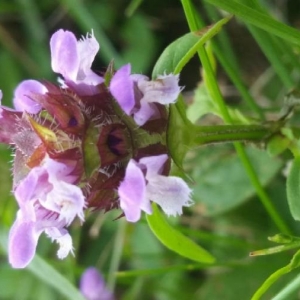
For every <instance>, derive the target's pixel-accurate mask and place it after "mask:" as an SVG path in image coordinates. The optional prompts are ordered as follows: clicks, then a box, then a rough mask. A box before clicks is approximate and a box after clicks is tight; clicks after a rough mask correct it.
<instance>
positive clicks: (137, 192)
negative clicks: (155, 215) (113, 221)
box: [118, 159, 151, 222]
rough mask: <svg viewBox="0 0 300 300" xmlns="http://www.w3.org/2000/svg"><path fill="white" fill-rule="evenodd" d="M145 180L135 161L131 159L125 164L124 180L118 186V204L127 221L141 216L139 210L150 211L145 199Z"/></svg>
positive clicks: (134, 220) (135, 219)
mask: <svg viewBox="0 0 300 300" xmlns="http://www.w3.org/2000/svg"><path fill="white" fill-rule="evenodd" d="M145 192H146V182H145V178H144V174H143V172H142V171H141V169H140V168H139V167H138V165H137V163H136V162H135V161H134V160H133V159H131V160H130V161H129V163H128V165H127V168H126V173H125V177H124V180H123V181H122V182H121V184H120V186H119V188H118V194H119V197H120V206H121V208H122V209H123V211H124V214H125V217H126V219H127V221H129V222H136V221H138V220H139V219H140V217H141V210H145V211H146V212H148V213H151V207H150V202H149V201H147V200H146V197H145Z"/></svg>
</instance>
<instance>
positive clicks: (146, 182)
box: [118, 154, 192, 222]
mask: <svg viewBox="0 0 300 300" xmlns="http://www.w3.org/2000/svg"><path fill="white" fill-rule="evenodd" d="M167 159H168V156H167V155H166V154H163V155H158V156H149V157H144V158H141V159H140V160H139V162H136V161H135V160H133V159H131V160H130V161H129V163H128V165H127V168H126V173H125V177H124V180H123V181H122V182H121V184H120V186H119V188H118V194H119V197H120V207H121V208H122V209H123V211H124V214H125V217H126V219H127V221H129V222H136V221H138V220H139V219H140V217H141V210H143V211H145V212H146V213H148V214H151V213H152V210H151V205H150V200H151V201H153V202H156V203H157V204H158V205H159V206H160V207H161V208H162V210H163V211H164V212H165V213H166V214H167V215H169V216H176V215H180V214H182V207H183V206H190V205H191V204H192V201H191V200H190V194H191V190H190V188H189V187H188V186H187V184H186V183H185V182H184V181H183V180H182V179H181V178H179V177H175V176H164V175H161V173H162V171H163V167H164V164H165V162H166V161H167Z"/></svg>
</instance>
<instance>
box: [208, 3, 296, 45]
mask: <svg viewBox="0 0 300 300" xmlns="http://www.w3.org/2000/svg"><path fill="white" fill-rule="evenodd" d="M205 1H206V2H208V3H210V4H212V5H215V6H217V7H218V8H221V9H223V10H225V11H227V12H229V13H231V14H234V15H236V16H237V17H239V18H241V19H242V20H243V21H244V22H249V23H251V24H253V25H255V26H257V27H260V28H261V29H264V30H265V31H267V32H269V33H272V34H274V35H277V36H279V37H281V38H283V39H286V40H288V41H290V42H292V43H295V44H296V45H300V32H299V30H297V29H295V28H292V27H290V26H287V25H285V24H283V23H280V22H278V21H276V20H274V19H273V18H271V17H269V16H267V15H266V14H264V13H261V12H259V11H257V10H255V9H253V8H250V7H248V6H246V5H244V4H241V3H239V2H238V1H233V0H227V1H224V0H205Z"/></svg>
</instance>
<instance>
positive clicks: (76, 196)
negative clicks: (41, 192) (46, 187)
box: [41, 181, 85, 225]
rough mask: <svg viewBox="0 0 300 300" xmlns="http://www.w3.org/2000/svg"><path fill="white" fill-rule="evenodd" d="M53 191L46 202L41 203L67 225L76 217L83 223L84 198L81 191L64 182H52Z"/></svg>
mask: <svg viewBox="0 0 300 300" xmlns="http://www.w3.org/2000/svg"><path fill="white" fill-rule="evenodd" d="M51 183H52V184H53V189H52V190H51V191H50V192H49V193H48V194H47V196H46V200H45V201H43V202H41V203H42V205H43V206H44V207H46V208H47V209H49V210H51V211H54V212H57V213H59V220H64V221H65V222H66V225H70V223H71V222H72V221H73V220H74V218H75V217H76V215H77V216H78V217H79V218H80V219H81V220H82V221H83V220H84V214H83V209H84V207H85V204H84V196H83V193H82V191H81V189H80V188H79V187H78V186H76V185H73V184H70V183H66V182H63V181H55V182H53V181H52V182H51Z"/></svg>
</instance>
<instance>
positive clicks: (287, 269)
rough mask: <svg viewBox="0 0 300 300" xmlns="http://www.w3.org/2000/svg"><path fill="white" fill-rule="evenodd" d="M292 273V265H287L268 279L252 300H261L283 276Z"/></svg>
mask: <svg viewBox="0 0 300 300" xmlns="http://www.w3.org/2000/svg"><path fill="white" fill-rule="evenodd" d="M290 271H291V267H290V265H287V266H285V267H283V268H281V269H279V270H277V271H276V272H274V273H273V274H272V275H270V276H269V277H268V279H267V280H266V281H265V282H264V284H263V285H262V286H261V287H260V288H259V289H258V290H257V291H256V292H255V294H254V295H253V296H252V298H251V300H259V299H260V298H261V296H262V295H263V294H264V293H265V292H266V291H267V290H268V289H269V288H270V286H271V285H272V284H273V283H274V282H275V281H276V280H277V279H278V278H280V277H281V276H282V275H284V274H286V273H289V272H290Z"/></svg>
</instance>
